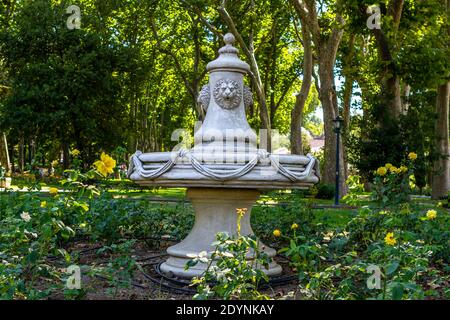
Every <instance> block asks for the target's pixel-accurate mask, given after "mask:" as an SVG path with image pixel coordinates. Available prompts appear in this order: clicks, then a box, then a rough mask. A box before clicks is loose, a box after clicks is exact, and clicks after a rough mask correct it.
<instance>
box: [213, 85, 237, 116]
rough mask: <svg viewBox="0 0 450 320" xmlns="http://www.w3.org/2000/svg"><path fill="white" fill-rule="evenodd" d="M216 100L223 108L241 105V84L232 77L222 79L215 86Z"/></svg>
mask: <svg viewBox="0 0 450 320" xmlns="http://www.w3.org/2000/svg"><path fill="white" fill-rule="evenodd" d="M213 94H214V100H215V101H216V103H217V104H218V105H219V106H220V107H221V108H222V109H227V110H230V109H234V108H237V107H239V104H240V103H241V100H242V90H241V89H240V88H239V84H238V83H237V82H236V81H234V80H231V79H221V80H219V81H217V83H216V85H215V87H214V91H213Z"/></svg>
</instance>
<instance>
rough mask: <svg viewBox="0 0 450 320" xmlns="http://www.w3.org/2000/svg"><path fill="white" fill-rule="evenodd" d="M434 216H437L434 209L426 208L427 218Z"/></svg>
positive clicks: (431, 218) (434, 217)
mask: <svg viewBox="0 0 450 320" xmlns="http://www.w3.org/2000/svg"><path fill="white" fill-rule="evenodd" d="M436 216H437V212H436V210H428V211H427V218H428V219H429V220H433V219H436Z"/></svg>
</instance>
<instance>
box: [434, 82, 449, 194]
mask: <svg viewBox="0 0 450 320" xmlns="http://www.w3.org/2000/svg"><path fill="white" fill-rule="evenodd" d="M449 99H450V82H447V83H446V84H443V85H440V86H439V87H438V94H437V100H436V113H437V116H438V118H437V121H436V126H435V130H436V137H437V138H436V150H437V152H439V159H437V160H436V161H435V162H434V168H433V179H432V193H431V196H432V198H433V199H440V198H442V197H445V196H446V195H447V193H448V191H449V190H450V159H449V155H450V154H449V141H448V140H449V133H448V130H449V124H448V116H449Z"/></svg>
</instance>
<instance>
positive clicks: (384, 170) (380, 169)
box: [377, 167, 387, 176]
mask: <svg viewBox="0 0 450 320" xmlns="http://www.w3.org/2000/svg"><path fill="white" fill-rule="evenodd" d="M386 173H387V169H386V168H385V167H379V168H378V169H377V174H378V175H379V176H384V175H385V174H386Z"/></svg>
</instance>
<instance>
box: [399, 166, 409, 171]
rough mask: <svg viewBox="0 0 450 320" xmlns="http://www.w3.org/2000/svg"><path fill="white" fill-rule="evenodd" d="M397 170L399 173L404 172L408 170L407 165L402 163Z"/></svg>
mask: <svg viewBox="0 0 450 320" xmlns="http://www.w3.org/2000/svg"><path fill="white" fill-rule="evenodd" d="M399 171H400V172H401V173H406V172H408V167H406V166H403V165H402V166H400V168H399Z"/></svg>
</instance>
